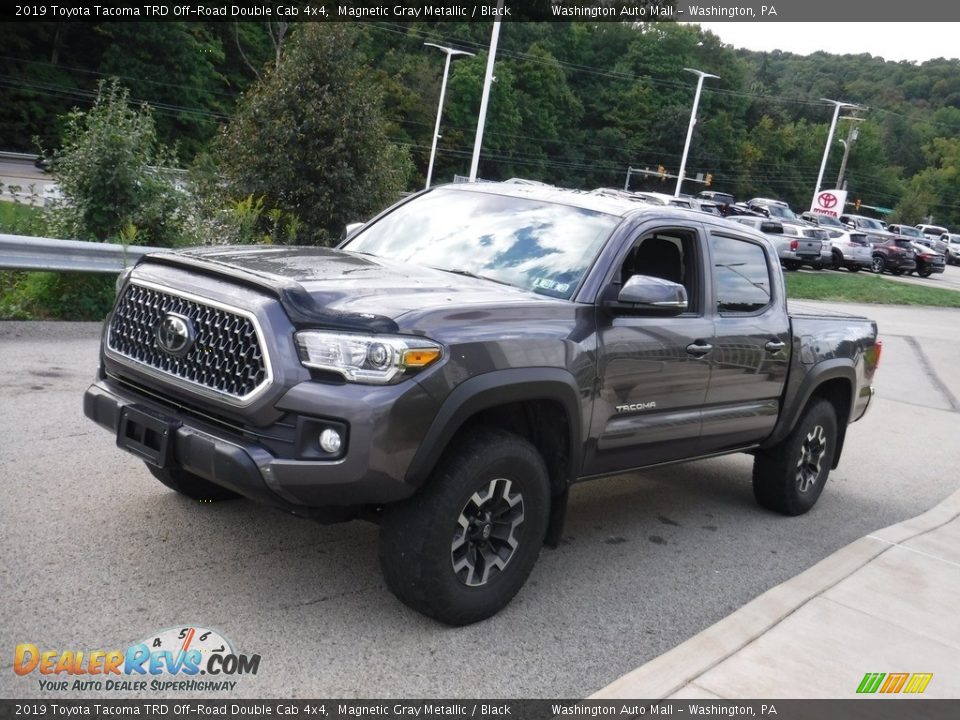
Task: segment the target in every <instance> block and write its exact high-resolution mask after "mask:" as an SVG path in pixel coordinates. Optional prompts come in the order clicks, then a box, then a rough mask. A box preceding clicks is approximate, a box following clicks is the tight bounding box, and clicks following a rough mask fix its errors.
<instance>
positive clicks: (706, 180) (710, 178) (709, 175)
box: [703, 173, 713, 187]
mask: <svg viewBox="0 0 960 720" xmlns="http://www.w3.org/2000/svg"><path fill="white" fill-rule="evenodd" d="M712 182H713V173H707V177H705V178H704V180H703V184H704V185H706V186H707V187H710V183H712Z"/></svg>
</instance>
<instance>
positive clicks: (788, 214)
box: [766, 205, 797, 220]
mask: <svg viewBox="0 0 960 720" xmlns="http://www.w3.org/2000/svg"><path fill="white" fill-rule="evenodd" d="M766 210H767V212H768V213H769V214H770V217H778V218H783V219H784V220H796V219H797V216H796V215H794V214H793V210H791V209H790V208H788V207H783V205H767V207H766Z"/></svg>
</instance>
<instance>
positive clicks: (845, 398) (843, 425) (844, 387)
mask: <svg viewBox="0 0 960 720" xmlns="http://www.w3.org/2000/svg"><path fill="white" fill-rule="evenodd" d="M856 387H857V372H856V368H855V367H854V365H853V362H852V361H850V360H845V359H840V358H837V359H833V360H825V361H823V362H820V363H818V364H817V365H815V366H814V367H813V368H812V369H811V370H810V371H809V373H808V374H807V376H806V377H805V378H804V379H803V382H802V383H801V385H800V388H799V389H798V390H797V391H796V393H795V394H794V396H793V399H792V400H789V404H785V406H784V409H783V411H782V412H781V413H780V420H779V421H778V422H777V425H776V427H775V428H774V431H773V433H772V434H771V435H770V437H769V438H767V439H766V440H765V441H764V443H763V444H762V446H761V449H767V448H770V447H773V446H774V445H777V444H778V443H779V442H781V441H782V440H783V439H784V438H785V437H786V436H787V435H788V434H789V432H790V431H791V430H792V429H793V428H794V427H795V426H796V424H797V423H798V422H799V421H800V417H801V416H802V415H803V413H804V412H805V411H806V409H807V408H808V407H810V405H811V404H812V403H813V402H816V401H817V400H820V399H824V400H827V401H828V402H829V403H830V404H831V405H833V407H834V410H835V411H836V414H837V452H836V453H834V457H833V466H832V468H833V469H836V467H837V465H838V464H839V462H840V454H841V452H842V450H843V443H844V440H845V439H846V435H847V426H848V425H849V424H850V413H851V412H852V409H853V407H854V394H855V393H856Z"/></svg>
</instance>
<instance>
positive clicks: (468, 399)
mask: <svg viewBox="0 0 960 720" xmlns="http://www.w3.org/2000/svg"><path fill="white" fill-rule="evenodd" d="M557 411H559V412H557ZM520 414H522V415H523V416H524V417H520ZM531 414H532V415H531ZM498 420H499V421H500V423H496V424H500V426H501V427H502V426H503V425H504V424H505V425H506V426H507V427H506V428H505V429H508V430H512V431H513V432H516V433H517V434H519V435H521V436H523V437H526V438H527V439H528V440H530V441H531V442H532V443H533V445H534V446H535V447H536V448H537V449H538V450H539V451H540V453H541V455H543V456H544V462H546V463H547V468H548V470H550V475H551V477H550V485H551V489H552V491H553V494H554V495H558V494H560V493H561V492H563V491H564V490H565V489H566V487H567V486H568V485H569V484H570V483H571V482H573V480H574V479H576V477H577V474H578V472H579V470H580V462H581V445H582V441H581V438H582V427H581V424H582V421H581V410H580V391H579V389H578V387H577V385H576V382H575V381H574V378H573V376H572V375H571V374H570V373H569V372H567V371H565V370H560V369H558V368H529V369H527V368H524V369H514V370H497V371H494V372H490V373H485V374H483V375H478V376H477V377H473V378H470V379H469V380H467V381H465V382H463V383H461V384H460V385H458V386H457V387H456V388H455V389H454V390H453V392H451V393H450V395H448V396H447V398H446V400H444V401H443V403H442V405H441V406H440V409H439V411H438V412H437V414H436V416H435V417H434V419H433V422H432V423H431V424H430V427H429V429H428V430H427V433H426V435H425V436H424V439H423V441H422V442H421V444H420V447H419V448H418V449H417V452H416V454H415V455H414V458H413V461H412V462H411V463H410V467H409V468H408V469H407V474H406V482H408V483H410V484H411V485H414V486H417V487H419V486H420V485H422V484H423V483H424V482H426V480H427V478H428V477H429V476H430V473H431V472H432V471H433V469H434V467H436V464H437V462H438V461H439V460H440V457H441V456H442V455H443V452H444V451H445V450H446V448H447V447H448V446H449V445H450V442H451V441H452V440H453V439H454V438H455V437H456V436H457V434H458V433H459V432H460V431H461V430H462V429H463V428H464V427H465V426H467V425H469V424H470V423H471V422H487V424H495V421H498ZM534 420H539V421H540V422H539V423H536V424H535V423H534V422H533V421H534ZM524 422H525V423H526V427H524ZM561 427H563V428H564V430H565V431H564V432H562V433H559V437H554V436H553V435H551V433H550V432H549V431H551V430H553V431H556V430H559V429H560V428H561ZM552 439H556V440H557V441H558V442H557V443H553V444H552V443H551V442H550V441H551V440H552ZM558 459H559V462H558ZM551 465H553V467H551Z"/></svg>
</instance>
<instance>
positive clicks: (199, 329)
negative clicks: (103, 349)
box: [107, 282, 270, 401]
mask: <svg viewBox="0 0 960 720" xmlns="http://www.w3.org/2000/svg"><path fill="white" fill-rule="evenodd" d="M169 314H174V315H176V316H178V317H179V318H181V319H183V320H185V321H186V322H187V324H188V325H192V330H193V338H192V343H190V344H188V347H187V348H186V349H184V350H183V351H182V352H179V353H177V354H174V353H172V352H169V351H168V350H165V349H164V348H163V347H162V346H161V343H160V340H159V337H158V329H159V328H160V325H161V323H162V322H163V321H164V318H165V317H167V316H168V315H169ZM107 348H108V350H109V351H111V352H112V354H114V355H117V356H120V357H121V358H122V359H124V360H125V361H127V364H132V365H133V366H135V367H138V368H141V369H143V370H144V371H146V372H147V373H148V374H152V375H154V376H157V375H159V376H160V377H169V378H170V379H172V380H173V381H174V382H175V383H178V384H186V385H187V386H188V387H191V388H192V389H196V390H199V391H200V392H202V393H205V394H210V393H212V394H215V395H218V396H220V397H222V398H224V399H226V400H228V401H230V400H232V401H245V400H248V399H249V398H250V397H251V396H252V395H253V394H254V393H256V392H257V391H258V390H259V389H261V388H262V387H263V386H264V385H265V384H266V383H268V382H269V380H270V372H269V365H268V363H267V360H266V358H265V356H264V352H263V348H261V346H260V338H259V335H258V333H257V327H256V324H255V322H254V320H253V318H252V316H248V315H247V314H245V313H243V312H241V311H231V310H229V309H226V308H223V307H220V306H218V305H215V304H208V303H207V302H204V301H202V300H201V299H194V298H192V297H189V296H185V295H180V294H176V293H175V292H173V291H164V290H160V289H159V288H155V287H150V286H144V285H141V284H138V283H134V282H131V283H128V285H127V287H126V289H125V290H124V292H123V295H122V296H121V298H120V300H119V301H118V302H117V306H116V309H115V310H114V313H113V318H112V319H111V321H110V327H109V330H108V332H107Z"/></svg>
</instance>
